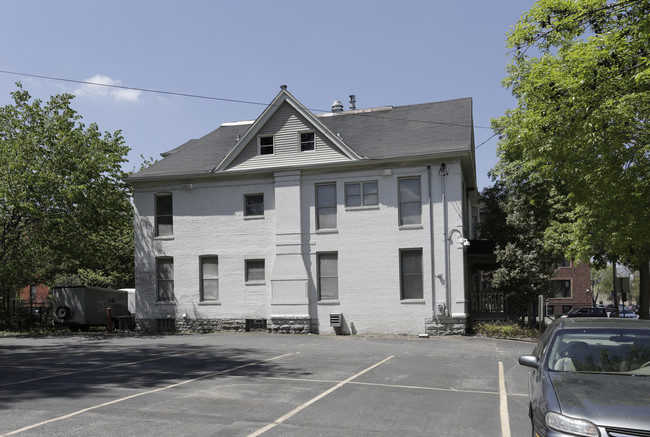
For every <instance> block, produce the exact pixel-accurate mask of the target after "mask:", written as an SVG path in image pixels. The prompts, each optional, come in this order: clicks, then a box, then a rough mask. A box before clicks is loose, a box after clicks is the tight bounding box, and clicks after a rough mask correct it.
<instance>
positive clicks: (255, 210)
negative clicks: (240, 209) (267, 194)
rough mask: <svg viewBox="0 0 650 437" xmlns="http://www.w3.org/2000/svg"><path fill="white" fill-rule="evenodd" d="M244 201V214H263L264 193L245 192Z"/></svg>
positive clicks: (247, 215) (248, 215)
mask: <svg viewBox="0 0 650 437" xmlns="http://www.w3.org/2000/svg"><path fill="white" fill-rule="evenodd" d="M244 203H245V205H244V216H246V217H250V216H262V215H264V194H246V195H245V196H244Z"/></svg>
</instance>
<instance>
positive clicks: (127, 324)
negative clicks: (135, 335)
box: [119, 315, 133, 332]
mask: <svg viewBox="0 0 650 437" xmlns="http://www.w3.org/2000/svg"><path fill="white" fill-rule="evenodd" d="M119 325H120V331H122V332H129V331H133V316H129V315H127V316H120V317H119Z"/></svg>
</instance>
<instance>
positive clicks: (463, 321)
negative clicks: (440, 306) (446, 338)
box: [424, 316, 468, 336]
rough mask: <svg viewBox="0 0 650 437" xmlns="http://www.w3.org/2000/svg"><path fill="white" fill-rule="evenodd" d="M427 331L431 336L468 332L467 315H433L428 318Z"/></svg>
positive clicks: (426, 322) (426, 321)
mask: <svg viewBox="0 0 650 437" xmlns="http://www.w3.org/2000/svg"><path fill="white" fill-rule="evenodd" d="M424 323H425V327H424V329H425V332H426V333H427V334H429V335H431V336H440V335H453V334H456V335H458V334H465V333H466V332H467V323H468V318H467V317H443V316H439V317H433V318H430V319H426V320H425V321H424Z"/></svg>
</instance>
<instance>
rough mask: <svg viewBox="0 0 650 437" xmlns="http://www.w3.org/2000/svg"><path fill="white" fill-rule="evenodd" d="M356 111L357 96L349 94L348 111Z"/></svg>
mask: <svg viewBox="0 0 650 437" xmlns="http://www.w3.org/2000/svg"><path fill="white" fill-rule="evenodd" d="M355 109H357V96H355V95H354V94H350V111H354V110H355Z"/></svg>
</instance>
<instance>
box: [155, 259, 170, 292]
mask: <svg viewBox="0 0 650 437" xmlns="http://www.w3.org/2000/svg"><path fill="white" fill-rule="evenodd" d="M156 270H157V278H156V279H157V281H156V282H157V293H156V300H157V301H158V302H172V301H173V300H174V259H173V258H158V259H157V260H156Z"/></svg>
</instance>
